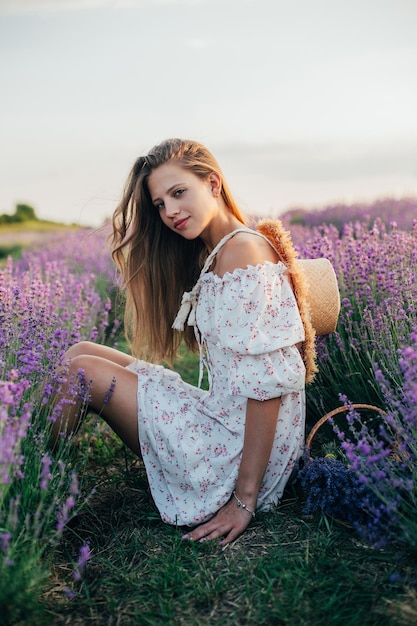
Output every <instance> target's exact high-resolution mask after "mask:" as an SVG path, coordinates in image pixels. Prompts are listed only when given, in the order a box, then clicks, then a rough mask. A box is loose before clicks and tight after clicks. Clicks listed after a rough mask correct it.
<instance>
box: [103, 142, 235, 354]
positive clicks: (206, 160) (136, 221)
mask: <svg viewBox="0 0 417 626" xmlns="http://www.w3.org/2000/svg"><path fill="white" fill-rule="evenodd" d="M168 161H173V162H175V163H177V164H178V165H180V166H181V167H183V168H184V169H187V170H189V171H191V172H192V173H193V174H195V175H196V176H198V177H199V178H200V179H202V180H205V179H206V178H207V177H208V176H209V175H210V174H211V173H212V172H216V173H217V174H218V175H219V176H220V180H221V195H222V198H223V200H224V202H225V205H226V207H227V208H228V209H229V210H230V212H231V213H232V214H233V215H234V216H235V217H237V219H238V220H240V221H241V222H242V223H243V224H244V223H245V219H244V218H243V216H242V214H241V213H240V210H239V208H238V206H237V204H236V202H235V201H234V199H233V197H232V195H231V193H230V190H229V187H228V185H227V183H226V181H225V179H224V176H223V173H222V171H221V169H220V167H219V164H218V163H217V161H216V159H215V158H214V156H213V155H212V154H211V152H210V151H209V150H208V149H207V148H206V147H205V146H203V145H202V144H200V143H197V142H195V141H189V140H183V139H167V140H166V141H163V142H162V143H160V144H158V145H156V146H154V147H153V148H152V150H150V152H149V153H148V154H147V155H146V156H142V157H139V158H138V159H137V160H136V162H135V163H134V165H133V168H132V170H131V172H130V174H129V177H128V180H127V182H126V185H125V188H124V192H123V196H122V199H121V202H120V204H119V205H118V207H117V208H116V210H115V212H114V214H113V220H112V223H113V235H112V238H111V243H112V256H113V259H114V261H115V263H116V265H117V266H118V268H119V269H120V272H121V275H122V279H123V285H124V287H125V288H126V294H127V298H126V309H125V334H126V337H127V339H128V341H129V343H130V346H131V350H132V354H133V355H134V356H137V357H143V358H147V359H152V360H154V361H160V360H164V359H165V360H167V361H172V359H173V358H174V357H175V356H176V354H177V351H178V348H179V345H180V343H181V340H182V338H184V340H185V342H186V344H187V346H188V347H189V348H190V349H195V347H196V341H195V336H194V329H193V328H192V327H186V329H185V331H184V333H179V332H178V331H174V330H172V328H171V325H172V323H173V321H174V319H175V316H176V314H177V311H178V308H179V306H180V303H181V297H182V294H183V293H184V291H189V290H190V289H192V287H193V286H194V284H195V282H196V280H197V278H198V275H199V273H200V270H201V267H202V264H203V262H204V259H205V257H206V255H207V250H206V248H205V246H204V244H203V242H202V241H201V239H200V238H197V239H194V240H191V241H190V240H187V239H185V238H184V237H181V235H178V234H176V233H174V232H173V231H172V230H170V229H169V228H168V227H167V226H166V225H165V224H164V223H163V222H162V220H161V217H160V215H159V212H158V211H157V210H156V209H155V207H154V206H153V204H152V201H151V197H150V193H149V189H148V177H149V174H150V173H151V172H152V171H153V170H154V169H156V168H157V167H159V166H160V165H162V164H164V163H167V162H168Z"/></svg>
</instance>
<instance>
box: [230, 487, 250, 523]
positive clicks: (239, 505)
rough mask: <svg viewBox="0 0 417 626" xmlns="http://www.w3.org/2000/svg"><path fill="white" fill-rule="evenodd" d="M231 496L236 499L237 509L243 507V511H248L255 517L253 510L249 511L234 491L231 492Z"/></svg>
mask: <svg viewBox="0 0 417 626" xmlns="http://www.w3.org/2000/svg"><path fill="white" fill-rule="evenodd" d="M232 496H233V497H234V498H235V500H237V507H238V509H245V511H247V512H248V513H250V514H251V515H252V517H255V511H251V510H250V509H248V507H247V506H246V504H245V503H244V502H242V500H239V498H238V497H237V495H236V491H234V492H233V493H232Z"/></svg>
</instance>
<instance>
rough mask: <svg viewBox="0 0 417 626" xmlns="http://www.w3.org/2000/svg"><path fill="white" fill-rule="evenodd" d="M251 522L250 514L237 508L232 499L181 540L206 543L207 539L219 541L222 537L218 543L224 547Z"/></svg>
mask: <svg viewBox="0 0 417 626" xmlns="http://www.w3.org/2000/svg"><path fill="white" fill-rule="evenodd" d="M251 520H252V514H251V513H250V512H249V511H246V510H245V509H242V508H241V507H239V506H238V503H237V501H236V500H235V498H234V497H233V496H232V498H231V499H230V500H229V502H227V504H225V505H224V506H223V507H222V508H221V509H219V511H218V512H217V513H216V515H215V516H214V517H212V518H211V520H210V521H208V522H205V523H204V524H201V525H200V526H197V528H194V530H192V531H190V532H189V533H187V534H186V535H184V536H183V539H189V540H191V541H206V540H209V539H219V538H220V537H224V539H223V540H222V541H221V542H220V543H221V544H222V545H226V544H227V543H230V542H231V541H234V540H235V539H237V537H239V535H241V534H242V533H243V532H244V531H245V530H246V528H247V527H248V526H249V524H250V522H251Z"/></svg>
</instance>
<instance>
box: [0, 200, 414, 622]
mask: <svg viewBox="0 0 417 626" xmlns="http://www.w3.org/2000/svg"><path fill="white" fill-rule="evenodd" d="M282 219H283V222H284V224H285V225H286V227H287V228H288V229H289V230H290V231H291V234H292V237H293V241H294V243H295V246H296V248H297V250H298V252H299V256H300V257H302V258H308V257H310V258H313V257H318V256H325V257H327V258H328V259H330V261H331V262H332V263H333V265H334V268H335V270H336V273H337V276H338V280H339V286H340V291H341V301H342V309H341V315H340V319H339V323H338V327H337V330H336V332H335V333H334V334H333V335H331V336H326V337H322V338H320V339H318V340H317V351H318V365H319V374H318V376H317V377H316V380H315V381H314V383H313V384H311V385H310V386H309V387H308V389H307V422H308V428H311V426H312V425H313V424H314V423H315V421H316V420H317V419H319V417H321V416H322V415H323V414H325V413H326V412H328V411H330V410H332V409H334V408H335V407H338V406H343V405H346V407H347V411H346V417H344V418H343V419H341V420H336V419H335V420H334V425H333V428H332V427H331V425H327V426H326V427H325V428H324V429H323V430H322V431H321V433H320V436H319V437H317V438H316V443H315V445H316V448H315V450H314V452H313V450H311V451H307V454H306V459H307V463H306V465H305V467H304V469H303V470H302V476H303V481H302V486H303V491H302V493H303V495H302V496H300V498H304V504H302V506H304V509H303V510H302V513H303V514H304V515H305V514H306V513H308V514H309V515H315V516H316V518H315V519H338V520H340V521H342V522H343V521H344V522H347V523H348V524H349V527H350V528H352V529H353V532H354V534H355V536H356V537H357V538H358V541H360V542H361V543H362V545H366V546H369V549H372V550H377V551H378V550H382V551H383V550H392V551H393V554H395V553H399V554H400V553H402V552H404V553H406V554H408V555H414V556H413V557H412V558H415V559H416V560H417V199H412V198H411V199H410V198H408V199H404V200H403V201H394V200H391V201H390V200H389V199H388V200H386V201H383V202H382V201H380V202H378V203H375V204H374V205H366V206H359V205H355V206H338V207H332V208H325V209H323V211H315V212H314V214H313V213H312V214H309V213H306V212H303V211H293V212H289V213H287V214H286V215H284V216H282ZM106 234H107V231H106V229H105V228H103V229H100V230H98V231H87V230H85V229H82V230H81V229H80V230H79V231H77V232H74V233H69V234H68V233H67V234H65V233H63V234H61V235H55V236H54V239H52V240H50V241H48V244H47V245H45V244H44V243H43V244H42V246H41V247H39V248H36V247H35V246H33V247H32V248H29V247H28V248H25V249H24V251H23V253H22V255H21V256H20V257H19V258H16V259H12V258H11V257H9V258H8V259H7V260H5V261H4V263H2V265H1V266H0V381H1V382H0V558H1V560H0V615H1V616H2V619H3V621H2V622H1V623H4V624H24V623H30V624H38V623H39V624H43V623H45V624H50V623H84V622H82V621H76V620H75V621H71V620H70V619H69V621H68V622H64V621H59V619H58V618H57V617H56V611H57V609H56V606H55V607H54V608H52V607H51V601H50V598H51V595H50V590H51V588H52V587H53V586H54V585H56V577H54V563H55V560H56V555H57V554H58V553H60V555H61V556H60V559H61V565H62V558H63V557H62V544H63V541H64V539H65V536H66V534H67V533H68V532H71V531H70V530H69V529H70V527H71V521H72V520H73V519H74V518H75V517H76V516H77V515H78V514H79V512H80V511H81V510H82V508H83V506H85V502H87V501H88V499H89V497H90V496H91V489H90V487H91V485H89V486H88V489H87V490H86V488H84V487H83V475H84V472H85V471H86V472H87V471H88V469H87V468H88V464H89V456H90V457H91V445H90V443H88V441H87V443H86V440H85V439H82V436H81V438H80V436H79V435H77V436H75V437H74V441H73V442H65V441H63V442H62V443H61V445H60V446H59V449H58V450H57V451H56V452H54V454H52V453H51V451H50V450H49V447H48V432H49V429H50V425H51V423H52V422H53V421H54V419H56V416H57V414H58V412H60V411H63V410H65V407H63V406H60V405H59V404H56V403H54V402H53V401H52V390H53V386H54V385H56V384H58V385H59V382H60V381H59V379H57V375H56V373H55V371H56V366H57V364H59V363H60V361H61V359H62V356H63V354H64V352H65V350H66V349H67V348H68V347H69V346H70V345H72V344H73V343H75V342H77V341H79V340H82V339H88V340H92V341H97V342H102V343H106V344H108V345H112V346H114V345H117V344H118V342H119V345H120V346H123V345H125V344H124V342H123V336H122V333H121V321H120V320H121V319H122V316H123V311H122V297H121V296H120V294H119V292H118V288H117V276H116V273H115V269H114V267H113V265H112V263H111V260H110V255H109V251H108V248H107V246H106ZM192 362H193V361H192V359H191V363H192ZM185 363H189V361H187V360H186V361H185ZM178 367H179V370H180V371H185V370H181V368H184V364H182V365H181V363H180V364H179V366H178ZM73 387H74V389H73V394H74V396H73V397H74V400H73V401H74V402H76V401H78V398H79V394H80V389H79V388H78V387H77V384H76V383H74V385H73ZM352 403H368V404H371V405H374V406H376V407H379V408H381V409H382V410H383V411H384V416H383V417H381V414H380V413H378V416H379V417H378V419H365V416H364V415H362V414H359V413H358V412H357V411H356V410H355V409H354V408H352V407H351V404H352ZM94 424H95V422H94ZM92 428H94V429H95V431H94V432H95V435H94V437H95V439H98V440H99V439H100V432H101V431H100V426H97V425H96V424H95V425H93V426H92ZM103 436H104V435H103ZM105 437H106V441H109V437H110V442H111V441H114V446H115V447H117V446H119V447H120V444H119V443H117V442H116V439H115V438H114V440H112V439H111V435H108V433H106V435H105ZM106 445H107V444H106ZM108 445H110V449H111V445H113V444H111V443H110V444H108ZM327 453H331V456H327V457H326V458H324V457H325V455H326V454H327ZM311 455H312V456H313V457H315V460H314V461H309V459H310V458H311ZM98 482H99V481H98ZM97 489H99V487H97ZM149 506H150V509H149V510H150V511H151V513H149V515H150V516H151V517H152V515H153V513H152V505H151V504H150V505H149ZM138 523H139V524H140V523H141V522H138ZM158 532H160V533H164V527H163V526H161V527H159V530H158ZM166 532H167V533H169V531H168V530H167V531H166ZM170 536H171V535H169V534H168V537H170ZM77 542H78V543H77ZM72 545H73V546H75V545H76V554H75V555H74V554H72V555H67V557H66V558H67V564H66V566H65V567H61V570H60V586H59V590H55V592H54V595H53V598H54V603H55V605H56V602H57V598H60V600H59V601H62V606H63V607H66V609H65V610H66V611H67V613H66V614H67V615H70V614H71V610H70V609H68V606H71V603H74V602H75V603H76V602H77V600H79V599H80V597H81V596H80V595H79V594H80V593H81V592H80V590H81V589H82V590H83V592H82V593H83V595H82V597H83V598H84V601H85V602H87V600H86V598H88V597H89V592H88V571H89V568H90V567H91V568H94V559H95V556H94V550H92V547H91V545H90V544H89V543H88V542H86V541H85V538H83V536H82V535H80V536H78V535H77V537H76V538H75V539H73V540H72ZM205 549H206V548H205ZM206 550H207V549H206ZM204 554H207V553H204ZM113 569H115V566H113ZM63 572H64V573H63ZM392 575H393V576H394V574H392ZM120 576H121V571H119V572H117V571H114V577H115V579H117V578H118V577H120ZM393 580H394V579H393ZM416 583H417V571H416V570H414V571H413V570H411V573H410V572H409V578H408V579H403V580H402V583H401V584H402V587H401V590H402V592H404V593H408V592H409V589H410V588H412V587H413V585H415V584H416ZM77 594H78V595H77ZM127 595H128V594H127V592H126V597H127ZM414 598H415V596H414ZM207 602H211V599H210V600H207ZM58 603H59V602H58ZM410 606H411V609H410V610H411V611H417V604H416V603H414V605H412V603H411V605H410ZM413 607H414V608H413ZM62 610H64V609H62ZM143 610H145V609H143ZM187 610H188V609H187ZM196 610H197V609H196ZM198 610H200V609H198ZM311 610H313V609H311ZM68 611H70V612H69V613H68ZM145 613H146V611H145ZM145 613H143V615H145ZM52 615H55V618H54V619H55V621H52ZM109 615H110V614H106V616H105V617H103V619H102V621H100V620H99V619H98V618H95V622H94V623H103V624H105V623H108V624H110V623H123V624H130V623H132V624H133V623H146V624H152V623H162V621H161V622H159V621H157V620H155V621H152V618H151V617H149V615H150V613H149V615H148V617H146V618H145V617H143V621H142V622H140V621H135V619H134V618H133V617H132V615H133V613H129V615H130V617H128V612H127V613H126V616H125V617H124V618H123V619H121V621H116V617H114V621H112V620H113V618H110V617H109ZM266 615H268V613H266ZM413 615H414V616H416V615H417V612H416V613H415V614H412V616H413ZM27 616H30V619H29V621H27V622H26V621H25V619H27ZM203 617H204V619H203ZM200 618H201V619H200V623H210V622H209V621H207V622H206V621H204V620H205V619H206V617H205V612H204V611H203V612H202V613H201V614H200ZM80 619H81V618H80ZM265 619H269V618H265ZM271 619H272V617H271ZM310 619H311V616H310ZM396 619H397V620H398V619H399V618H396ZM404 619H405V618H404ZM413 619H414V618H413ZM106 620H107V621H106ZM129 620H130V621H129ZM233 620H235V621H232V620H230V621H227V615H226V616H225V614H223V615H222V623H224V624H227V623H230V624H231V623H250V622H245V621H244V620H241V621H239V620H237V621H236V619H235V617H234V618H233ZM352 620H353V618H352ZM369 620H370V618H369ZM378 620H379V621H378ZM85 623H93V619H92V618H91V621H89V622H87V621H86V622H85ZM166 623H169V620H168V622H167V621H166ZM170 623H180V621H178V622H175V621H172V622H170ZM181 623H190V624H191V623H198V622H197V621H194V622H193V621H192V620H191V618H190V620H189V621H187V620H186V619H185V618H184V620H183V622H181ZM211 623H215V622H214V621H211ZM253 623H254V622H253ZM256 623H259V624H260V623H273V622H272V621H264V622H262V620H260V618H259V617H258V618H257V622H256ZM274 623H290V622H289V621H281V622H274ZM291 623H294V624H295V623H297V621H294V622H291ZM298 623H301V622H298ZM310 623H314V624H320V623H323V624H324V623H326V624H331V623H334V624H336V623H342V622H336V621H331V619H330V618H327V621H325V622H324V621H323V622H321V621H319V619H318V618H317V621H314V622H313V621H311V622H310ZM344 623H345V624H349V623H352V624H354V623H355V622H354V621H351V622H349V620H348V619H345V621H344ZM362 623H369V624H371V623H380V624H382V623H386V624H388V623H390V624H391V623H392V624H394V623H396V624H398V623H410V624H411V623H413V622H411V621H410V622H407V621H404V622H400V621H392V622H389V621H385V622H384V621H380V616H379V617H378V619H377V618H376V617H375V621H374V622H372V621H367V622H362Z"/></svg>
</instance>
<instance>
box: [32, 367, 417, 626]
mask: <svg viewBox="0 0 417 626" xmlns="http://www.w3.org/2000/svg"><path fill="white" fill-rule="evenodd" d="M191 366H192V360H191V361H190V360H189V359H185V360H184V361H182V362H181V364H180V366H179V368H180V369H183V371H185V372H187V374H186V377H188V372H190V371H191V369H192V367H191ZM78 445H79V446H81V447H83V446H88V447H89V448H90V462H89V464H88V469H87V472H86V473H85V474H84V479H83V492H84V494H89V493H90V492H91V491H92V490H94V493H93V494H92V495H91V496H90V498H89V499H88V502H87V503H86V505H85V506H84V507H83V508H82V509H81V510H80V511H79V513H78V515H77V517H76V518H74V519H73V520H72V522H71V524H70V528H69V529H68V530H67V532H66V534H65V536H64V541H63V543H62V544H61V546H60V549H59V554H58V559H57V560H56V562H55V564H54V578H53V580H52V581H50V587H49V591H48V592H47V593H46V594H45V597H44V600H45V601H46V603H47V605H48V607H49V611H50V616H51V622H50V623H53V624H56V625H62V626H67V625H68V626H69V625H70V624H71V625H75V626H78V625H80V626H81V625H88V624H98V625H109V626H110V625H116V624H118V625H119V624H120V625H137V624H140V625H142V624H144V625H157V624H168V625H177V624H181V625H186V626H191V625H193V626H194V625H195V626H204V625H207V626H209V625H210V626H211V625H216V624H222V625H225V626H228V625H230V626H232V625H233V626H239V625H244V624H256V625H258V624H259V625H261V624H265V625H278V626H279V625H291V626H292V625H294V626H296V625H297V626H298V625H301V624H302V625H307V626H309V625H311V626H321V625H323V626H333V625H334V626H336V625H338V626H339V625H343V626H354V625H361V626H371V625H375V626H376V625H378V626H394V625H411V624H415V623H417V598H416V594H415V588H416V583H417V580H416V577H417V570H416V565H415V563H413V561H412V559H411V557H409V556H407V554H405V553H403V552H401V551H398V550H396V549H394V548H391V549H387V550H374V549H371V548H369V547H368V546H366V545H363V544H362V543H361V542H360V541H359V539H358V537H357V535H356V534H355V533H354V531H353V530H352V529H350V528H347V527H345V526H343V525H342V524H340V523H338V522H336V521H334V520H329V519H326V518H316V519H309V518H306V517H305V516H303V515H302V511H301V509H302V499H301V496H300V494H299V493H298V492H297V490H296V489H295V488H294V487H293V488H292V489H290V490H288V492H287V494H286V497H285V499H284V501H283V503H282V505H281V506H280V507H279V508H278V509H277V510H275V511H272V512H270V513H268V514H263V515H259V516H258V517H257V518H256V520H255V521H254V522H253V523H252V525H251V526H250V527H249V529H248V531H247V532H246V533H245V534H244V535H243V536H242V537H240V538H239V539H238V540H237V541H236V542H235V543H234V544H233V545H230V546H227V547H225V548H222V546H220V545H219V544H218V542H206V543H201V544H200V543H197V544H192V543H190V542H184V541H182V540H181V536H182V534H183V532H184V529H181V528H175V527H171V526H167V525H165V524H163V523H162V522H161V520H160V518H159V515H158V512H157V511H156V509H155V507H154V505H153V502H152V499H151V496H150V493H149V488H148V484H147V480H146V474H145V471H144V469H143V467H142V465H141V464H140V462H139V461H138V460H136V459H135V458H134V457H133V455H131V454H130V453H129V452H127V451H126V449H125V448H124V447H123V446H122V445H121V444H120V443H119V441H118V440H117V438H116V437H115V436H114V435H113V434H112V433H111V431H110V430H109V429H108V428H107V427H106V426H103V425H94V424H93V423H92V424H90V426H89V428H88V429H87V431H86V432H85V434H84V435H83V437H82V438H80V440H79V442H78ZM85 542H88V543H89V545H90V548H91V550H92V560H91V561H90V562H89V565H88V567H87V570H86V572H85V575H84V577H83V579H82V580H81V582H76V583H75V582H74V583H72V582H71V571H72V564H73V562H74V561H75V560H76V557H77V553H78V549H79V547H80V545H82V544H84V543H85ZM67 585H70V586H71V590H72V592H73V593H74V594H75V595H74V598H73V599H72V600H69V599H68V598H67V596H66V594H65V587H66V586H67Z"/></svg>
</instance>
